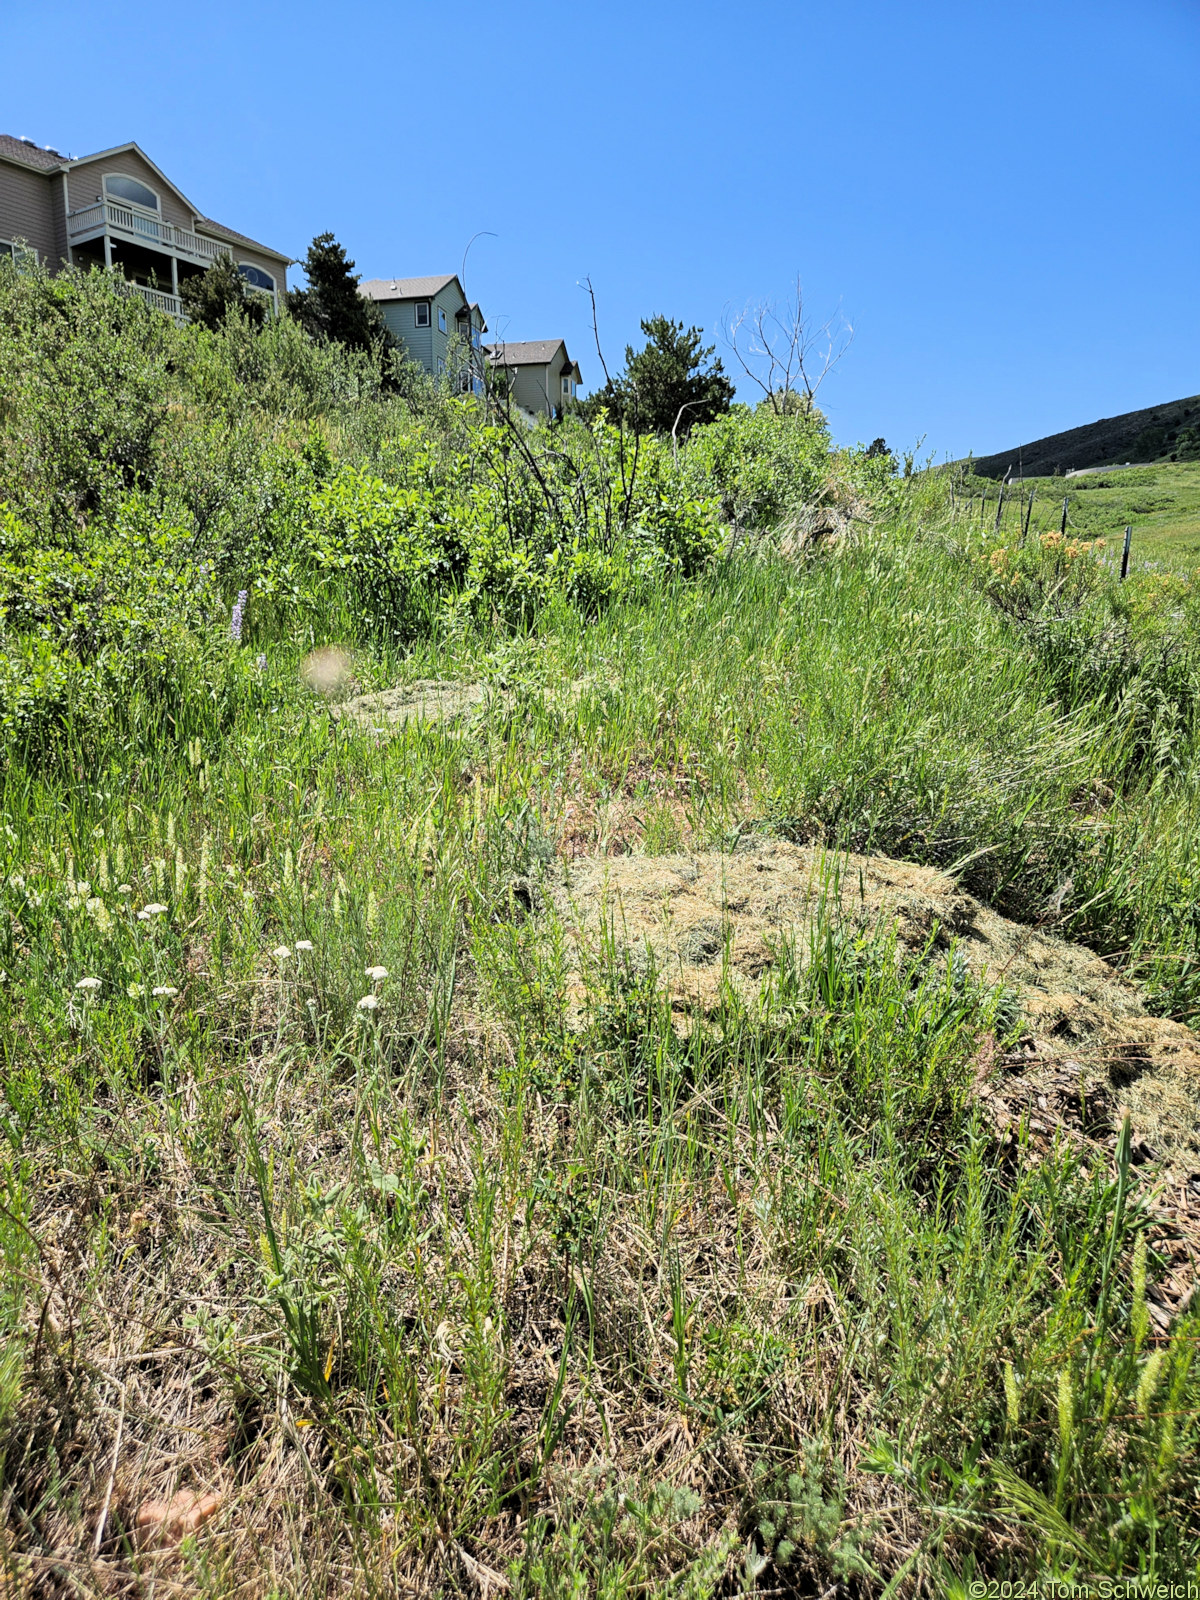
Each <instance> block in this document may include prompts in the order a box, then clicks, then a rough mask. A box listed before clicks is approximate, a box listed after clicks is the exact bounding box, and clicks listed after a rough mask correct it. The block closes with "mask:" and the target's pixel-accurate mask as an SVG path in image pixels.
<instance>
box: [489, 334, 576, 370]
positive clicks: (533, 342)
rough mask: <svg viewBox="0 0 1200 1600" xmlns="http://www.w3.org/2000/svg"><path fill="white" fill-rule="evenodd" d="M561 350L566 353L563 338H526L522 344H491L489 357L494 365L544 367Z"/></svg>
mask: <svg viewBox="0 0 1200 1600" xmlns="http://www.w3.org/2000/svg"><path fill="white" fill-rule="evenodd" d="M559 350H561V351H562V352H563V354H564V355H566V353H567V347H566V345H565V344H564V343H563V341H562V340H561V339H526V340H525V341H524V342H523V343H521V344H511V343H505V344H489V345H488V346H487V358H488V360H489V361H490V362H491V363H492V365H493V366H494V367H544V366H546V365H547V364H548V363H549V362H551V361H553V360H554V357H555V355H556V354H557V352H558V351H559ZM568 359H569V358H568Z"/></svg>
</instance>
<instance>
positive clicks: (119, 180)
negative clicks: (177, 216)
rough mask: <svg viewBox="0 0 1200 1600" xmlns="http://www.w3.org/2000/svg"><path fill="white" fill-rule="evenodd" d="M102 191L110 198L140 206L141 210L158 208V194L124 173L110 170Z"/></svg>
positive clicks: (155, 209)
mask: <svg viewBox="0 0 1200 1600" xmlns="http://www.w3.org/2000/svg"><path fill="white" fill-rule="evenodd" d="M104 192H105V194H106V195H107V196H108V197H109V199H110V200H123V201H124V202H125V204H126V205H129V206H140V207H141V209H142V210H143V211H157V210H158V209H159V204H158V196H157V195H156V194H155V192H154V190H153V189H150V188H148V187H147V186H146V184H144V183H139V182H138V180H137V179H136V178H127V177H126V176H125V175H124V173H121V172H110V173H109V174H108V175H107V177H106V178H105V180H104Z"/></svg>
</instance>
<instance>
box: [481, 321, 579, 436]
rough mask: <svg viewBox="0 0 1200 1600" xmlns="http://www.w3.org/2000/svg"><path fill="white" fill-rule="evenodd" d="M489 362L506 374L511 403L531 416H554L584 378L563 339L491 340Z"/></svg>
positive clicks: (488, 352)
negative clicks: (511, 341)
mask: <svg viewBox="0 0 1200 1600" xmlns="http://www.w3.org/2000/svg"><path fill="white" fill-rule="evenodd" d="M487 358H488V363H489V365H490V366H492V367H493V368H495V369H496V371H497V372H502V373H504V374H506V375H507V377H508V379H509V381H510V383H511V386H512V387H511V390H510V393H511V394H512V398H513V403H514V404H515V405H516V406H518V407H519V409H520V410H521V411H523V412H525V414H526V415H527V416H528V417H529V418H530V419H533V418H535V417H539V416H541V417H553V416H557V415H558V414H559V413H560V412H561V411H562V409H563V407H564V406H565V405H566V403H567V401H568V400H574V399H575V397H576V395H577V393H578V391H579V385H580V384H581V383H582V382H583V377H582V374H581V373H580V371H579V364H578V362H575V361H572V360H571V358H570V356H569V355H568V354H567V347H566V344H565V342H564V341H563V340H562V339H528V340H526V341H525V342H524V343H523V344H490V345H488V347H487Z"/></svg>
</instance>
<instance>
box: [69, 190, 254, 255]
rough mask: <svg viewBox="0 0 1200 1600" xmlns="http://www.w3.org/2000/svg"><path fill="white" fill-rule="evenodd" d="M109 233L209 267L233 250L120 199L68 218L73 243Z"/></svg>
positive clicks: (78, 212) (82, 209) (84, 210)
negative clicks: (123, 203)
mask: <svg viewBox="0 0 1200 1600" xmlns="http://www.w3.org/2000/svg"><path fill="white" fill-rule="evenodd" d="M103 233H109V234H111V235H112V237H113V238H116V239H131V240H132V241H133V242H134V243H135V244H143V245H148V246H149V247H150V249H152V250H165V251H167V252H168V253H169V254H171V255H176V256H182V257H183V258H184V259H185V260H187V261H202V262H203V263H204V264H205V265H206V266H207V265H208V263H209V262H210V261H215V260H216V258H217V257H218V256H219V255H222V254H224V253H225V252H226V251H228V250H229V248H230V247H229V245H227V244H222V243H221V241H220V240H219V239H206V238H204V237H203V235H201V234H199V233H193V232H192V230H191V229H190V228H181V227H179V226H178V224H176V223H174V222H164V220H163V219H162V218H161V217H160V216H158V215H157V214H156V213H155V212H153V211H142V210H140V209H139V208H138V207H137V206H127V205H122V204H121V203H120V202H118V201H116V200H97V201H96V203H95V204H94V205H90V206H83V207H81V209H80V210H78V211H72V212H71V213H70V215H69V216H68V217H67V234H68V237H69V238H70V240H71V242H72V243H75V242H76V241H77V240H81V239H83V238H85V237H90V236H93V235H95V234H103Z"/></svg>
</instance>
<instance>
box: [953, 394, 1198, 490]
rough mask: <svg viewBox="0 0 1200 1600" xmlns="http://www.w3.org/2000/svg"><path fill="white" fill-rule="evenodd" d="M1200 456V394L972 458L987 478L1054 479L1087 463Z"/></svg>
mask: <svg viewBox="0 0 1200 1600" xmlns="http://www.w3.org/2000/svg"><path fill="white" fill-rule="evenodd" d="M1198 458H1200V395H1191V396H1189V397H1188V398H1187V399H1184V400H1172V401H1169V402H1168V403H1167V404H1165V405H1161V406H1147V407H1145V408H1144V409H1143V410H1141V411H1126V412H1124V413H1123V414H1122V415H1121V416H1119V417H1102V418H1101V419H1100V420H1099V421H1098V422H1089V423H1086V424H1085V425H1084V426H1083V427H1080V428H1068V429H1066V431H1065V432H1063V433H1052V434H1049V435H1048V436H1047V437H1046V438H1044V439H1034V440H1032V441H1031V442H1030V443H1028V444H1023V445H1014V446H1013V448H1012V449H1011V450H999V451H997V452H996V453H995V454H994V455H990V456H977V457H974V458H973V459H972V466H973V468H974V470H975V471H976V472H977V473H978V474H979V475H980V477H983V478H1004V477H1006V476H1007V475H1008V474H1010V473H1011V474H1012V476H1013V477H1020V476H1024V477H1054V476H1056V475H1057V476H1061V475H1062V474H1064V473H1068V472H1075V471H1078V470H1080V469H1081V468H1085V467H1106V466H1112V465H1114V464H1117V463H1122V462H1126V461H1132V462H1138V463H1145V462H1151V461H1194V460H1196V459H1198Z"/></svg>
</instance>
